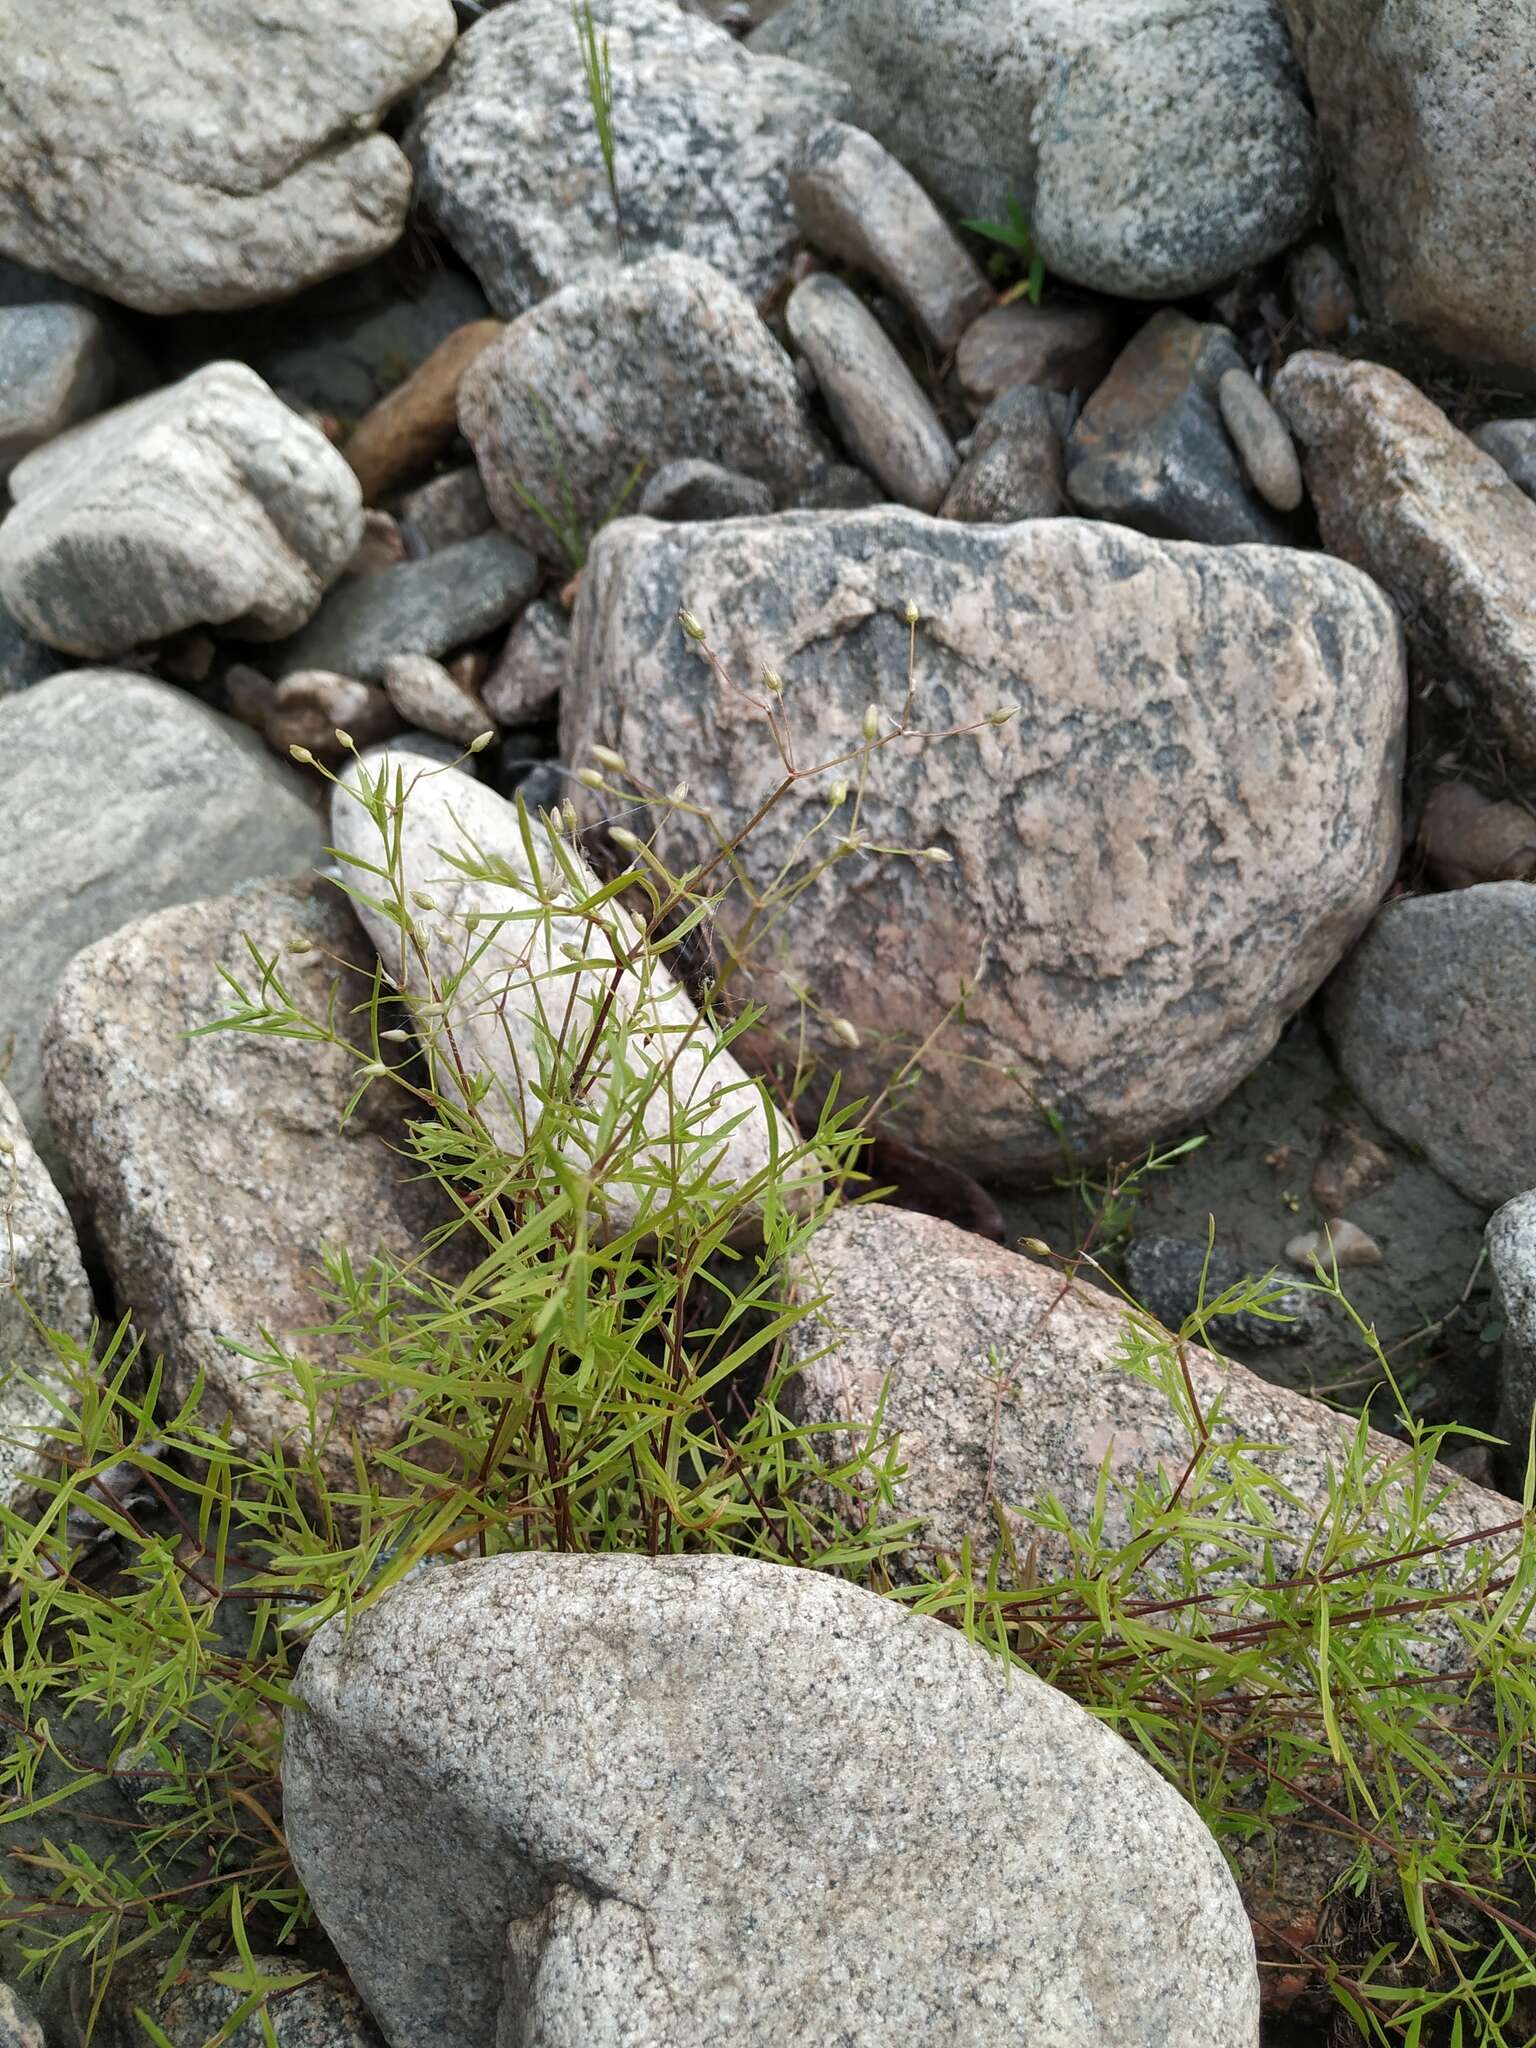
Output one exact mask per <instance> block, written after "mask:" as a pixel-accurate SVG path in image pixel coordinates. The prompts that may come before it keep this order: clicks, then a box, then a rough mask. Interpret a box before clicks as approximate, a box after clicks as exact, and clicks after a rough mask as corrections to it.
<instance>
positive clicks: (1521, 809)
mask: <svg viewBox="0 0 1536 2048" xmlns="http://www.w3.org/2000/svg"><path fill="white" fill-rule="evenodd" d="M1419 844H1420V846H1421V847H1422V848H1423V851H1424V861H1425V865H1426V866H1427V867H1428V869H1429V872H1430V874H1431V875H1432V876H1433V877H1434V879H1435V880H1436V881H1437V882H1439V883H1440V884H1441V885H1442V886H1443V887H1445V888H1447V889H1466V888H1470V887H1471V885H1472V884H1473V883H1474V882H1529V881H1533V880H1536V814H1533V813H1532V812H1531V811H1530V810H1529V809H1528V808H1527V806H1526V805H1524V804H1520V803H1514V802H1512V801H1511V802H1504V803H1495V802H1494V800H1493V799H1492V798H1491V797H1486V796H1484V795H1483V793H1482V792H1481V790H1478V789H1475V788H1474V787H1473V785H1472V784H1471V783H1470V782H1440V783H1437V784H1436V785H1435V787H1434V788H1433V789H1432V790H1431V791H1430V793H1429V801H1428V802H1427V803H1426V804H1425V806H1424V814H1423V816H1422V817H1421V818H1420V820H1419Z"/></svg>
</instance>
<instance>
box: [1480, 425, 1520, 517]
mask: <svg viewBox="0 0 1536 2048" xmlns="http://www.w3.org/2000/svg"><path fill="white" fill-rule="evenodd" d="M1471 440H1472V442H1473V444H1474V446H1476V447H1478V448H1481V449H1482V451H1483V453H1484V454H1485V455H1491V456H1492V457H1493V459H1494V461H1495V462H1496V463H1497V464H1498V465H1499V467H1500V469H1502V470H1503V471H1504V474H1505V475H1506V476H1507V477H1508V478H1509V479H1510V481H1511V483H1516V484H1518V485H1519V486H1520V488H1521V490H1522V491H1524V493H1525V495H1526V496H1527V497H1528V498H1536V420H1490V421H1489V422H1488V424H1487V426H1484V427H1477V428H1475V429H1474V431H1473V433H1472V435H1471Z"/></svg>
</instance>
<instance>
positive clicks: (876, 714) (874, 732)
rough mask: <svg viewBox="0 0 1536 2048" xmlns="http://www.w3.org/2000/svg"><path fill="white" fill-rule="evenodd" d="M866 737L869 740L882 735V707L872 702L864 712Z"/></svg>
mask: <svg viewBox="0 0 1536 2048" xmlns="http://www.w3.org/2000/svg"><path fill="white" fill-rule="evenodd" d="M864 737H865V739H867V740H877V739H879V737H880V707H879V705H878V704H871V705H870V707H869V709H868V710H867V711H866V712H865V714H864Z"/></svg>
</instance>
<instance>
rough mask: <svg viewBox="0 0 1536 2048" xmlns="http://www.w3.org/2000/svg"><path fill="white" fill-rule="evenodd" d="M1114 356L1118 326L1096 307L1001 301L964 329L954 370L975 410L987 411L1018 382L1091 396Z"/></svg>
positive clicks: (1049, 389)
mask: <svg viewBox="0 0 1536 2048" xmlns="http://www.w3.org/2000/svg"><path fill="white" fill-rule="evenodd" d="M1114 359H1115V326H1114V322H1113V320H1112V319H1111V318H1110V316H1109V315H1108V314H1107V313H1105V312H1103V311H1101V310H1100V308H1099V307H1097V306H1031V305H1027V304H1025V303H1024V302H1023V301H1022V300H1020V301H1018V302H1017V303H1016V304H1014V305H1012V306H996V307H994V308H993V310H992V311H991V312H990V313H983V314H982V316H981V318H980V319H979V320H977V321H975V322H974V323H973V325H971V326H970V327H968V328H967V329H966V331H965V335H964V338H963V339H962V341H961V343H960V346H959V348H958V349H957V350H956V352H955V374H956V375H957V376H958V378H959V379H960V388H961V390H962V391H963V392H964V393H965V395H966V397H967V399H968V400H969V401H970V404H971V406H972V408H973V410H975V411H977V412H984V411H985V410H986V408H987V407H988V406H989V405H990V404H991V403H992V401H993V400H994V399H995V398H1000V397H1001V396H1002V394H1003V393H1004V392H1005V391H1011V390H1012V389H1013V388H1014V386H1015V385H1016V384H1038V385H1041V386H1043V387H1044V389H1045V390H1047V391H1060V392H1064V393H1065V392H1073V391H1075V392H1077V393H1078V394H1079V395H1080V396H1081V397H1084V398H1086V397H1087V396H1088V395H1089V394H1090V393H1091V392H1092V391H1093V389H1094V388H1095V386H1096V385H1098V384H1099V383H1101V382H1102V381H1103V379H1104V377H1105V375H1106V373H1107V372H1108V370H1109V366H1110V364H1111V363H1112V362H1113V361H1114Z"/></svg>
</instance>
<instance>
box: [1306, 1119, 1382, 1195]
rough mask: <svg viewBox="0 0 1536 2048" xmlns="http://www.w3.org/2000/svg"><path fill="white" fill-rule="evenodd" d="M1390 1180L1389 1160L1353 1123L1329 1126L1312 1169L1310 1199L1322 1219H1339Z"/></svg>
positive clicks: (1371, 1139) (1373, 1141) (1372, 1140)
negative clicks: (1336, 1217)
mask: <svg viewBox="0 0 1536 2048" xmlns="http://www.w3.org/2000/svg"><path fill="white" fill-rule="evenodd" d="M1391 1178H1392V1161H1391V1159H1390V1158H1389V1157H1388V1155H1387V1154H1386V1153H1385V1152H1384V1151H1383V1150H1382V1148H1381V1147H1380V1145H1378V1144H1377V1143H1376V1142H1375V1140H1374V1139H1373V1138H1368V1137H1366V1135H1365V1133H1364V1132H1363V1131H1359V1130H1357V1129H1356V1128H1355V1126H1354V1125H1353V1124H1348V1123H1342V1124H1331V1125H1330V1126H1329V1128H1328V1130H1327V1132H1326V1134H1325V1136H1324V1138H1323V1149H1322V1151H1321V1152H1320V1153H1319V1154H1318V1158H1317V1164H1316V1165H1315V1166H1314V1167H1313V1169H1312V1200H1313V1203H1314V1204H1315V1206H1316V1207H1317V1208H1318V1209H1320V1210H1321V1211H1322V1213H1323V1214H1324V1215H1325V1216H1342V1215H1343V1213H1344V1211H1345V1210H1346V1209H1350V1208H1353V1207H1354V1205H1355V1203H1356V1202H1363V1201H1364V1200H1365V1198H1366V1196H1367V1195H1373V1194H1375V1192H1376V1190H1377V1189H1378V1188H1384V1187H1385V1186H1386V1185H1387V1183H1388V1181H1389V1180H1391Z"/></svg>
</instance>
